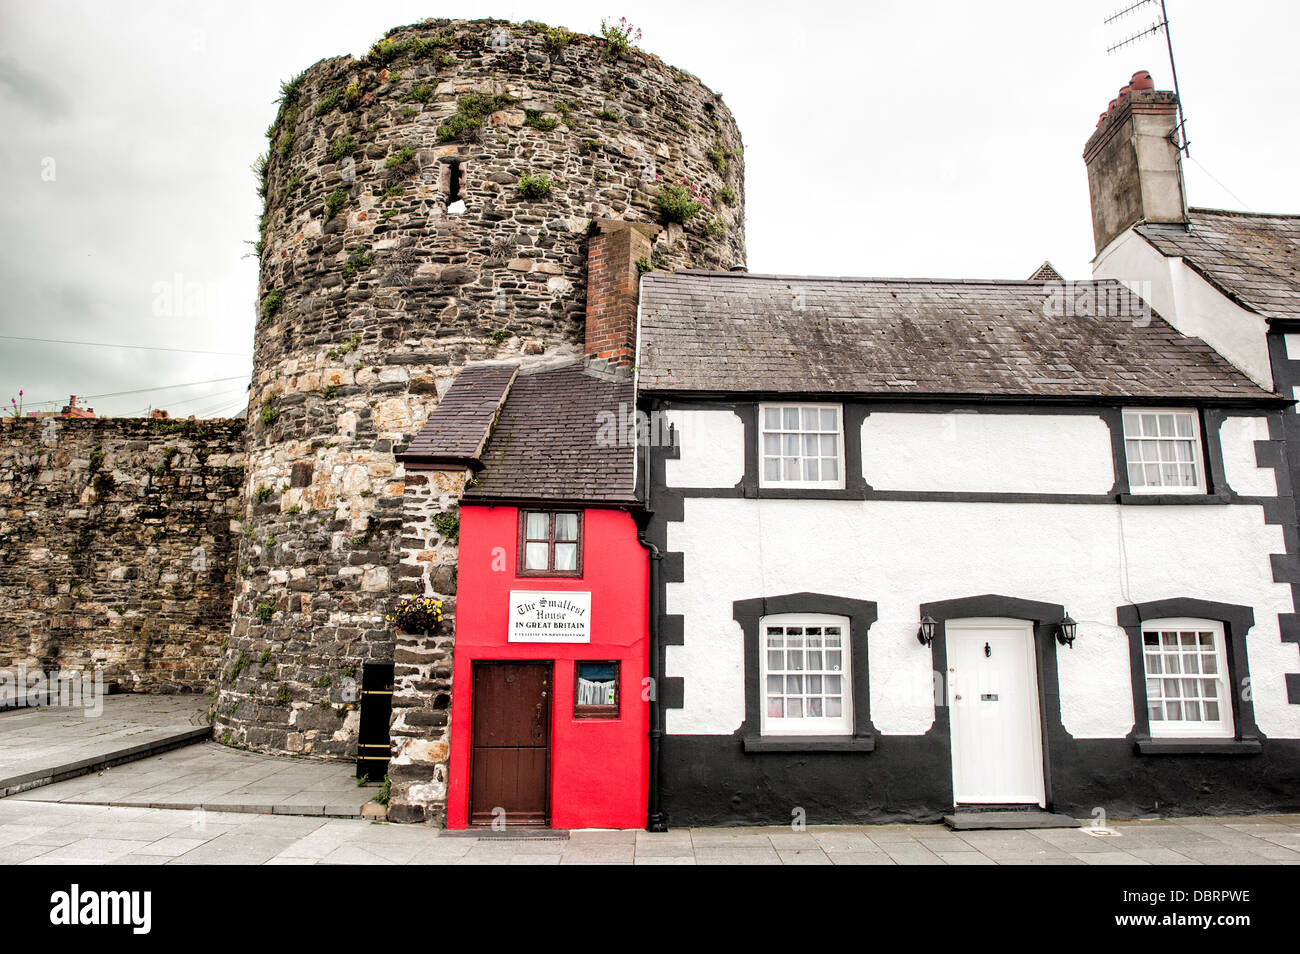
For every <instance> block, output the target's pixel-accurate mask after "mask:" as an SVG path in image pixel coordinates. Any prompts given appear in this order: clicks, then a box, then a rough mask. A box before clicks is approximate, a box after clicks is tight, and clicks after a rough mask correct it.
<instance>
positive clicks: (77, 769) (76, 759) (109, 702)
mask: <svg viewBox="0 0 1300 954" xmlns="http://www.w3.org/2000/svg"><path fill="white" fill-rule="evenodd" d="M88 701H90V700H88ZM93 702H94V704H93V706H92V705H86V706H22V705H20V706H11V707H9V708H6V709H5V710H4V711H0V797H4V796H6V795H12V794H15V793H18V792H23V791H30V790H31V789H35V788H40V787H41V786H44V785H50V784H53V783H55V782H59V781H62V780H64V779H71V778H76V777H77V776H81V775H85V774H87V773H90V772H96V771H99V770H101V769H104V768H108V767H111V766H115V765H122V764H125V763H128V762H133V761H136V760H138V759H143V758H148V757H149V756H152V755H157V754H159V753H162V752H167V751H170V750H172V749H176V748H180V747H182V746H187V745H193V744H195V743H197V742H202V741H203V740H204V739H207V738H210V737H211V736H212V729H211V727H210V726H209V725H208V723H207V719H206V714H207V697H206V696H195V695H174V696H145V695H136V694H129V693H123V694H120V695H101V696H96V697H95V698H94V700H93Z"/></svg>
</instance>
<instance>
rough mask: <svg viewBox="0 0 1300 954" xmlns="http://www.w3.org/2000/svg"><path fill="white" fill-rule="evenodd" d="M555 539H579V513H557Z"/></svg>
mask: <svg viewBox="0 0 1300 954" xmlns="http://www.w3.org/2000/svg"><path fill="white" fill-rule="evenodd" d="M555 539H557V540H576V539H578V515H577V514H576V513H557V514H556V515H555Z"/></svg>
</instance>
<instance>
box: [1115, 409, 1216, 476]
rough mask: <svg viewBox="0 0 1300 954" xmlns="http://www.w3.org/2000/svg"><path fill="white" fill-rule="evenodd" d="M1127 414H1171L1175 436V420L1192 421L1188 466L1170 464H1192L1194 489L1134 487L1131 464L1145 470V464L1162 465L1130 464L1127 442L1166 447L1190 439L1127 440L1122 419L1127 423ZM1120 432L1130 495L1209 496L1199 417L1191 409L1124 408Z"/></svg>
mask: <svg viewBox="0 0 1300 954" xmlns="http://www.w3.org/2000/svg"><path fill="white" fill-rule="evenodd" d="M1130 414H1138V415H1141V414H1172V415H1174V417H1175V421H1174V431H1175V434H1176V433H1177V430H1178V423H1177V418H1178V417H1180V416H1182V417H1189V418H1191V421H1192V436H1191V438H1190V440H1191V441H1192V442H1193V447H1192V459H1191V461H1190V462H1186V461H1177V460H1175V461H1174V462H1173V463H1191V464H1192V466H1193V467H1194V468H1195V473H1196V483H1195V484H1194V485H1191V486H1169V485H1166V484H1159V485H1154V486H1153V485H1151V484H1142V485H1139V486H1134V484H1133V477H1132V474H1131V473H1130V464H1137V465H1138V466H1143V467H1145V465H1147V464H1155V463H1161V462H1160V461H1147V460H1143V461H1133V460H1130V458H1129V449H1128V445H1129V441H1130V440H1139V441H1143V440H1145V441H1156V442H1157V443H1165V442H1175V441H1186V440H1188V439H1189V438H1186V437H1177V436H1175V437H1146V436H1139V437H1137V438H1130V437H1129V436H1128V431H1127V430H1126V429H1125V419H1126V418H1127V417H1128V415H1130ZM1120 428H1121V430H1123V431H1124V433H1123V439H1124V475H1125V477H1126V479H1127V480H1128V484H1129V488H1128V489H1129V492H1130V493H1134V494H1204V493H1208V492H1209V491H1208V489H1207V487H1208V485H1207V483H1206V479H1205V470H1206V468H1205V450H1204V443H1203V441H1202V438H1201V415H1200V414H1198V413H1197V412H1196V410H1195V409H1194V408H1171V407H1126V408H1124V409H1123V410H1122V411H1121V414H1120ZM1143 479H1144V480H1145V479H1146V475H1145V472H1144V473H1143Z"/></svg>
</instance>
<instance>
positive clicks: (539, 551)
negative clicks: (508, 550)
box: [519, 510, 582, 576]
mask: <svg viewBox="0 0 1300 954" xmlns="http://www.w3.org/2000/svg"><path fill="white" fill-rule="evenodd" d="M519 575H520V576H581V575H582V514H581V513H576V512H572V511H549V510H522V511H520V514H519Z"/></svg>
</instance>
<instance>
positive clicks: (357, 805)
mask: <svg viewBox="0 0 1300 954" xmlns="http://www.w3.org/2000/svg"><path fill="white" fill-rule="evenodd" d="M2 725H3V723H0V726H2ZM354 771H355V769H354V766H353V763H351V762H340V761H337V760H328V761H327V760H324V759H309V758H294V757H292V756H280V755H263V754H261V753H258V752H246V751H243V750H242V749H232V748H229V747H228V746H224V745H220V744H218V743H216V742H203V743H201V744H198V745H191V746H189V747H187V748H183V749H177V750H175V751H171V752H167V753H165V754H163V755H156V756H152V757H150V758H144V759H139V760H137V761H134V762H131V763H129V764H126V765H119V766H117V767H116V768H109V769H105V770H101V771H97V772H94V773H92V774H88V775H83V776H82V777H80V778H74V779H71V780H69V781H66V782H56V783H54V784H52V785H46V786H43V787H41V788H36V789H32V790H30V791H26V792H23V793H21V794H19V795H12V796H10V799H7V800H6V801H10V800H12V801H27V802H45V803H48V802H58V803H62V804H79V805H116V806H122V807H129V808H163V809H174V810H180V811H185V810H191V809H202V810H204V811H208V812H241V813H247V814H254V815H271V814H275V815H327V816H340V817H345V818H357V817H360V815H361V809H362V807H363V806H364V805H366V803H368V802H369V801H371V800H372V799H373V798H374V796H375V793H376V792H377V791H378V786H374V785H372V786H370V787H368V788H358V787H357V780H356V778H354ZM0 804H5V802H0Z"/></svg>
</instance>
